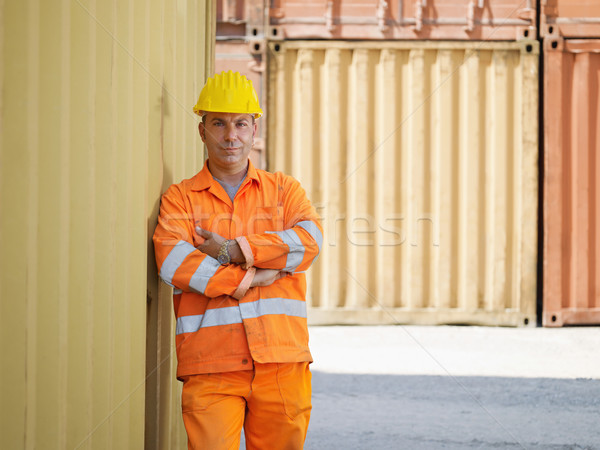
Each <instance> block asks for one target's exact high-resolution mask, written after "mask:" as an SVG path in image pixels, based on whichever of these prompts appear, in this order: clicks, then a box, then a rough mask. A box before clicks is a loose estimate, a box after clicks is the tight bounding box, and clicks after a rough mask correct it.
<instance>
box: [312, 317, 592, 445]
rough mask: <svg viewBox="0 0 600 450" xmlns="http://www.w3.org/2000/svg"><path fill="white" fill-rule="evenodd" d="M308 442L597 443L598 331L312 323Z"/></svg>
mask: <svg viewBox="0 0 600 450" xmlns="http://www.w3.org/2000/svg"><path fill="white" fill-rule="evenodd" d="M310 339H311V343H310V344H311V350H312V353H313V357H314V359H315V362H314V363H313V364H312V372H313V412H312V417H311V423H310V427H309V431H308V437H307V440H306V445H305V448H306V449H307V450H313V449H344V450H349V449H600V328H598V327H570V328H559V329H548V328H494V327H452V326H437V327H423V326H381V327H370V326H369V327H350V326H340V327H311V328H310Z"/></svg>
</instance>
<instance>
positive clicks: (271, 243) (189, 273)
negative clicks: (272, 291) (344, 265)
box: [154, 182, 323, 299]
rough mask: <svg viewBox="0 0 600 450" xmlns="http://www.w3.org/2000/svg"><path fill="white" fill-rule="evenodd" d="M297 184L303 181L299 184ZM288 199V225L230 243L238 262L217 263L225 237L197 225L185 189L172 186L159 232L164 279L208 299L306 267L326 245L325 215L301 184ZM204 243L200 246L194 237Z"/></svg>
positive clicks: (237, 292)
mask: <svg viewBox="0 0 600 450" xmlns="http://www.w3.org/2000/svg"><path fill="white" fill-rule="evenodd" d="M296 183H297V182H296ZM292 188H293V189H291V190H290V192H289V193H288V194H287V197H286V198H285V200H284V209H285V214H286V217H287V218H288V219H289V220H288V223H289V224H288V227H289V228H288V229H284V230H282V231H273V232H265V233H258V234H250V235H247V236H240V237H237V238H236V239H235V240H234V242H233V243H232V244H230V246H229V250H230V253H231V256H232V262H233V263H234V264H229V265H226V266H222V265H221V264H219V262H218V261H217V259H216V257H217V255H218V252H219V249H220V247H221V244H222V243H223V241H224V240H225V238H224V237H223V236H220V235H219V234H217V233H214V232H210V231H208V230H204V229H201V228H195V227H194V219H193V217H192V216H191V215H190V213H189V212H188V208H189V207H186V200H185V193H183V192H181V191H180V190H179V188H177V187H176V186H172V187H171V188H170V189H169V190H168V191H167V192H166V193H165V195H164V196H163V198H162V202H161V207H160V215H159V221H158V222H159V223H158V226H157V227H156V231H155V233H154V247H155V255H156V262H157V265H158V268H159V273H160V277H161V278H162V279H163V280H164V281H165V282H166V283H168V284H170V285H172V286H174V287H176V288H178V289H181V290H183V291H188V292H189V291H191V292H199V293H201V294H204V295H206V296H207V297H218V296H220V295H229V296H233V297H235V298H238V299H239V298H241V297H243V296H244V295H245V293H246V292H247V290H248V289H249V288H251V287H256V286H268V285H270V284H272V283H274V282H275V281H277V280H279V279H281V278H283V277H285V276H287V275H288V274H290V273H293V272H299V271H304V270H306V269H307V268H308V267H309V266H310V265H311V263H312V261H313V260H314V259H315V258H316V256H317V255H318V253H319V251H320V247H321V244H322V239H323V237H322V232H321V229H320V225H319V218H318V215H317V214H316V212H315V210H314V208H313V207H312V206H311V205H310V202H309V201H308V199H307V198H306V196H305V194H304V191H303V190H302V188H300V187H299V184H297V185H296V186H292ZM195 234H196V235H199V236H201V237H203V238H204V242H203V243H202V244H200V245H199V246H198V247H194V245H193V242H194V235H195Z"/></svg>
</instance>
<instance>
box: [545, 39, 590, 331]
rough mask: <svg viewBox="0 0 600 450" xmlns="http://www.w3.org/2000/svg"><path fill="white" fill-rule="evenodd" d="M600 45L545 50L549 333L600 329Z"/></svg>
mask: <svg viewBox="0 0 600 450" xmlns="http://www.w3.org/2000/svg"><path fill="white" fill-rule="evenodd" d="M599 75H600V40H591V39H586V40H564V41H563V40H561V39H557V40H546V41H545V42H544V130H545V132H544V138H545V143H544V313H543V324H544V325H545V326H562V325H566V324H600V180H599V179H598V178H599V177H600V157H599V156H598V155H599V153H600V141H599V137H598V130H600V98H599V96H598V90H599V81H598V79H599Z"/></svg>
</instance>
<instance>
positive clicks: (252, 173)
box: [191, 159, 260, 191]
mask: <svg viewBox="0 0 600 450" xmlns="http://www.w3.org/2000/svg"><path fill="white" fill-rule="evenodd" d="M207 163H208V159H207V160H206V161H204V167H202V170H201V171H200V172H198V173H197V174H196V175H194V176H193V177H192V188H191V189H192V191H203V190H205V189H209V188H210V187H211V186H213V185H219V182H218V181H217V180H215V179H214V177H213V176H212V174H211V173H210V170H208V164H207ZM248 180H252V181H254V182H256V183H258V184H260V178H259V177H258V172H257V171H256V168H255V167H254V164H252V161H250V159H248V173H247V174H246V179H245V180H244V182H243V183H242V186H243V185H244V184H246V183H247V182H248ZM240 188H241V186H240Z"/></svg>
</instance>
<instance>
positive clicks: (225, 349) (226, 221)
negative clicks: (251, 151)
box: [154, 163, 323, 377]
mask: <svg viewBox="0 0 600 450" xmlns="http://www.w3.org/2000/svg"><path fill="white" fill-rule="evenodd" d="M196 226H199V227H201V228H204V229H206V230H210V231H213V232H216V233H218V234H219V235H221V236H223V237H225V238H227V239H236V240H237V242H238V243H239V245H240V248H241V249H242V252H243V253H244V255H245V257H246V263H245V264H244V266H243V267H242V266H240V265H236V264H230V265H227V266H222V265H220V264H219V263H218V262H217V260H216V259H214V258H212V257H210V256H208V255H206V254H204V253H202V252H200V251H199V250H197V249H196V247H197V246H198V245H200V243H201V241H202V238H200V236H199V235H198V234H197V233H196V232H195V228H196ZM322 242H323V235H322V231H321V225H320V223H319V217H318V215H317V213H316V211H315V209H314V207H313V206H312V205H311V203H310V201H309V200H308V199H307V198H306V194H305V193H304V190H303V189H302V187H301V186H300V184H299V183H298V181H296V180H295V179H293V178H292V177H290V176H287V175H284V174H282V173H280V172H277V173H269V172H265V171H263V170H257V169H255V168H254V166H253V165H252V163H250V166H249V168H248V174H247V176H246V179H245V180H244V182H243V183H242V185H241V186H240V188H239V190H238V192H237V194H236V196H235V199H234V202H233V203H232V202H231V200H230V198H229V196H228V195H227V193H226V192H225V190H224V189H223V188H222V187H221V185H220V184H219V183H218V182H217V181H216V180H214V178H213V177H212V175H211V174H210V172H209V171H208V168H207V165H206V164H205V165H204V168H203V169H202V170H201V171H200V172H199V173H198V174H197V175H196V176H194V177H192V178H190V179H188V180H184V181H182V182H181V183H179V184H174V185H172V186H171V187H170V188H169V189H168V190H167V192H166V193H165V194H164V195H163V197H162V200H161V206H160V215H159V219H158V226H157V227H156V231H155V233H154V248H155V254H156V262H157V265H158V270H159V274H160V277H161V278H162V279H163V280H164V281H165V282H166V283H168V284H170V285H171V286H173V287H174V291H173V302H174V307H175V316H176V318H177V328H176V334H177V336H176V345H177V359H178V368H177V376H178V377H182V376H185V375H192V374H198V373H213V372H230V371H236V370H247V369H250V368H251V367H252V360H255V361H258V362H261V363H270V362H280V363H281V362H301V361H312V357H311V354H310V351H309V349H308V329H307V322H306V302H305V297H306V279H305V275H304V273H303V272H304V271H305V270H306V269H308V268H309V267H310V265H311V263H312V261H313V260H314V259H315V258H316V256H317V255H318V253H319V251H320V248H321V245H322ZM252 267H254V268H265V269H279V270H285V271H287V272H293V274H291V275H288V276H286V277H284V278H281V279H280V280H277V281H275V282H274V283H273V284H271V285H270V286H266V287H253V288H248V286H249V285H250V282H251V281H252V277H253V273H254V272H253V271H254V269H252Z"/></svg>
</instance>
